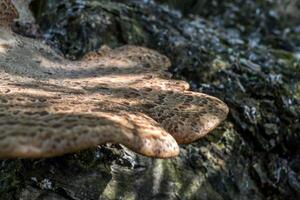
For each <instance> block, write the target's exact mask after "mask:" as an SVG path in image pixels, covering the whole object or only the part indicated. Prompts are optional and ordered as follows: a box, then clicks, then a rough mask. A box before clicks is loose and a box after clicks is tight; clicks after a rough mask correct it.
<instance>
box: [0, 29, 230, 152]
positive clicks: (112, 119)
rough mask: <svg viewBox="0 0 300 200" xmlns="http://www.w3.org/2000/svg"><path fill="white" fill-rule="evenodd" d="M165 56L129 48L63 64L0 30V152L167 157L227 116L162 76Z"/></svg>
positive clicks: (39, 46)
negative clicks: (104, 150)
mask: <svg viewBox="0 0 300 200" xmlns="http://www.w3.org/2000/svg"><path fill="white" fill-rule="evenodd" d="M169 66H170V61H169V60H168V58H166V57H165V56H163V55H160V54H159V53H157V52H155V51H152V50H149V49H146V48H142V47H136V46H124V47H121V48H118V49H114V50H111V49H109V48H102V49H100V50H99V51H98V52H94V53H90V54H87V55H86V56H85V57H84V58H83V59H82V60H81V61H76V62H71V61H68V60H65V59H64V58H62V57H60V56H58V55H57V54H56V53H55V52H54V51H53V50H51V49H50V48H49V47H47V46H46V45H44V44H43V43H41V42H40V41H37V40H33V39H29V38H24V37H21V36H18V35H16V34H14V33H12V32H11V31H9V30H8V29H4V28H1V27H0V82H1V84H0V157H4V158H13V157H21V158H38V157H50V156H56V155H62V154H65V153H70V152H75V151H79V150H81V149H86V148H89V147H93V146H97V145H99V144H104V143H108V142H109V143H120V144H123V145H125V146H127V147H128V148H130V149H132V150H133V151H135V152H137V153H140V154H143V155H146V156H150V157H160V158H166V157H172V156H176V155H178V153H179V147H178V144H177V143H180V144H188V143H191V142H193V141H195V140H197V139H199V138H201V137H203V136H205V135H206V134H207V133H208V132H209V131H211V130H212V129H214V128H215V127H216V126H217V125H218V124H219V123H220V122H221V121H223V120H224V119H225V118H226V116H227V113H228V108H227V106H226V105H225V104H224V103H223V102H222V101H220V100H218V99H217V98H214V97H211V96H208V95H205V94H202V93H196V92H191V91H187V90H188V89H189V85H188V84H187V83H186V82H183V81H176V80H171V79H170V74H169V73H168V72H167V71H166V70H167V68H168V67H169Z"/></svg>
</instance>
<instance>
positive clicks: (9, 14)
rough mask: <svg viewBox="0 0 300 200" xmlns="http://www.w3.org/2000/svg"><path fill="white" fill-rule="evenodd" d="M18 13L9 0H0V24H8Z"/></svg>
mask: <svg viewBox="0 0 300 200" xmlns="http://www.w3.org/2000/svg"><path fill="white" fill-rule="evenodd" d="M18 17H19V14H18V11H17V9H16V8H15V6H14V5H13V3H12V1H11V0H0V26H10V25H11V23H12V22H13V20H14V19H16V18H18Z"/></svg>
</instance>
